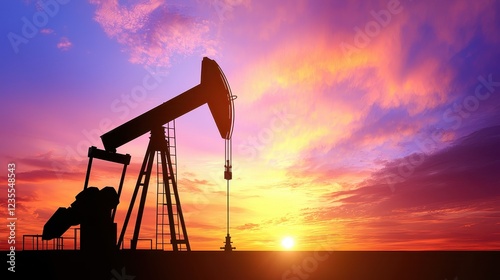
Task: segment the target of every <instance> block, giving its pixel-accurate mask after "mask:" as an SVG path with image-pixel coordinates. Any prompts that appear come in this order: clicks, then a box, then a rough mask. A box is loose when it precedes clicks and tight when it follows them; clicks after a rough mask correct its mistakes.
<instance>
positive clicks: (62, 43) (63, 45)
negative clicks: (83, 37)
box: [57, 37, 73, 51]
mask: <svg viewBox="0 0 500 280" xmlns="http://www.w3.org/2000/svg"><path fill="white" fill-rule="evenodd" d="M72 47H73V43H71V41H70V40H69V39H68V38H67V37H61V39H60V40H59V42H58V43H57V48H58V49H60V50H62V51H67V50H69V49H71V48H72Z"/></svg>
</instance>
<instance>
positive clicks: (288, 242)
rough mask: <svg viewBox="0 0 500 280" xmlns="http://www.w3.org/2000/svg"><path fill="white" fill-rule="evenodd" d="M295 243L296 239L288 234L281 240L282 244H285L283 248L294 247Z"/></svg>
mask: <svg viewBox="0 0 500 280" xmlns="http://www.w3.org/2000/svg"><path fill="white" fill-rule="evenodd" d="M293 245H295V241H294V240H293V238H292V237H290V236H287V237H285V238H283V240H281V246H283V248H285V249H287V250H290V249H292V247H293Z"/></svg>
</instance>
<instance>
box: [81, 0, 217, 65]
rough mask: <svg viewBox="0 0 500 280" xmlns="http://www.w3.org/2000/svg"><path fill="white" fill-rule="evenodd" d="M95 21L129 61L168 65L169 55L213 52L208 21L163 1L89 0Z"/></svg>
mask: <svg viewBox="0 0 500 280" xmlns="http://www.w3.org/2000/svg"><path fill="white" fill-rule="evenodd" d="M90 2H91V3H92V4H95V5H96V6H97V10H96V13H95V20H96V21H97V22H98V23H99V24H100V25H101V26H102V28H103V29H104V32H105V33H106V34H107V35H108V36H109V37H110V38H114V39H116V40H117V41H118V42H119V43H120V44H122V45H123V46H124V47H125V50H126V51H127V52H128V53H129V54H130V61H131V62H132V63H138V64H147V65H169V63H170V57H171V56H172V55H173V54H191V53H193V52H200V53H202V54H203V55H214V54H215V46H216V43H215V41H213V40H212V39H210V38H209V37H208V32H209V27H208V23H207V22H204V21H197V20H195V19H194V18H192V17H189V16H186V15H182V14H180V13H177V12H174V11H171V10H170V9H169V7H167V5H166V4H164V2H163V1H159V0H152V1H148V2H144V3H139V4H135V5H122V4H120V3H118V1H116V0H109V1H108V0H105V1H94V0H91V1H90Z"/></svg>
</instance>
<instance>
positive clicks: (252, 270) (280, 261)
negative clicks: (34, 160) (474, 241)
mask: <svg viewBox="0 0 500 280" xmlns="http://www.w3.org/2000/svg"><path fill="white" fill-rule="evenodd" d="M7 253H8V252H2V255H3V256H6V254H7ZM4 259H6V258H4ZM4 263H5V262H4ZM15 269H16V272H15V273H10V272H8V271H7V268H5V269H4V272H7V273H8V274H7V275H8V276H10V277H7V279H21V278H23V279H51V280H54V279H107V280H108V279H109V280H112V279H115V280H122V279H123V280H125V279H126V280H132V279H134V280H142V279H190V280H194V279H234V280H243V279H257V280H265V279H274V280H279V279H283V280H285V279H288V280H302V279H329V280H330V279H342V280H343V279H398V280H408V279H425V280H429V279H440V280H444V279H448V280H453V279H457V280H465V279H474V280H477V279H500V251H479V252H478V251H451V252H450V251H445V252H443V251H423V252H422V251H419V252H408V251H388V252H385V251H382V252H381V251H366V252H365V251H335V252H325V251H315V252H312V251H311V252H281V251H279V252H276V251H264V252H262V251H234V252H231V253H226V252H222V251H220V252H218V251H194V252H179V253H174V252H164V251H150V250H138V251H135V252H133V251H129V250H123V251H119V252H115V253H112V254H103V253H101V252H92V253H88V254H83V253H82V252H80V251H69V250H68V251H18V252H16V267H15ZM2 274H4V273H2ZM4 275H5V274H4ZM12 276H15V277H12ZM1 278H2V279H6V278H4V277H1Z"/></svg>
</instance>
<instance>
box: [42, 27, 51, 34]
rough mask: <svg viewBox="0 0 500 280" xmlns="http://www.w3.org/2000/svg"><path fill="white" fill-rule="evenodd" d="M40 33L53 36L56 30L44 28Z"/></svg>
mask: <svg viewBox="0 0 500 280" xmlns="http://www.w3.org/2000/svg"><path fill="white" fill-rule="evenodd" d="M40 33H42V34H44V35H49V34H53V33H54V29H51V28H42V29H40Z"/></svg>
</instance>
